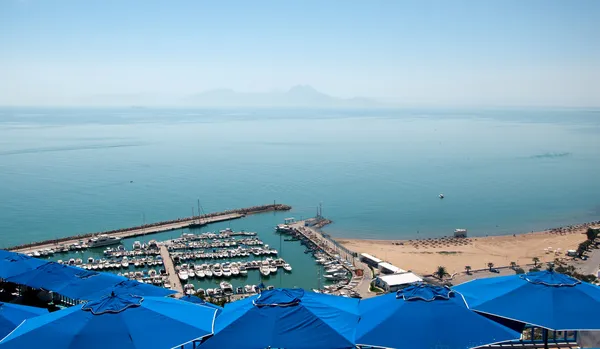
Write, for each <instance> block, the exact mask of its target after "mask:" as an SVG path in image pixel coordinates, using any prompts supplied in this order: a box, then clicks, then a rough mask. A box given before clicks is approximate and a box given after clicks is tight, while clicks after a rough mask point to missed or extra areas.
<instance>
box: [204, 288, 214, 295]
mask: <svg viewBox="0 0 600 349" xmlns="http://www.w3.org/2000/svg"><path fill="white" fill-rule="evenodd" d="M214 294H215V289H214V288H207V289H206V295H207V296H212V295H214Z"/></svg>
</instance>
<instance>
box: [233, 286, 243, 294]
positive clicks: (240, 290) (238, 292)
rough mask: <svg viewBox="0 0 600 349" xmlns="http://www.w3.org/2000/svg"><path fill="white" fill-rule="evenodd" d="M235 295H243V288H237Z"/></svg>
mask: <svg viewBox="0 0 600 349" xmlns="http://www.w3.org/2000/svg"><path fill="white" fill-rule="evenodd" d="M235 293H237V294H242V293H244V288H243V287H238V288H236V289H235Z"/></svg>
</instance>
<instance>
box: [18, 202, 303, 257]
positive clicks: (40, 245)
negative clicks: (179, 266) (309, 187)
mask: <svg viewBox="0 0 600 349" xmlns="http://www.w3.org/2000/svg"><path fill="white" fill-rule="evenodd" d="M291 208H292V207H291V206H288V205H282V204H272V205H263V206H253V207H249V208H240V209H235V210H228V211H223V212H216V213H209V214H205V215H200V216H193V217H186V218H180V219H176V220H170V221H163V222H157V223H151V224H145V225H141V226H137V227H131V228H123V229H118V230H111V231H105V232H97V233H89V234H82V235H77V236H71V237H65V238H60V239H55V240H47V241H40V242H34V243H30V244H25V245H20V246H15V247H12V248H9V249H8V250H10V251H13V252H20V253H29V252H33V251H36V250H40V249H44V248H54V247H57V246H59V245H70V244H76V243H79V242H80V241H87V239H89V238H91V237H93V236H96V235H100V234H104V235H109V236H115V237H120V238H130V237H135V236H140V235H149V234H155V233H160V232H164V231H170V230H176V229H183V228H189V227H199V226H204V225H207V224H210V223H216V222H223V221H228V220H233V219H239V218H242V217H245V216H247V215H250V214H257V213H262V212H270V211H287V210H290V209H291Z"/></svg>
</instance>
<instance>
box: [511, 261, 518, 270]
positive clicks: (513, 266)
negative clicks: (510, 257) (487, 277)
mask: <svg viewBox="0 0 600 349" xmlns="http://www.w3.org/2000/svg"><path fill="white" fill-rule="evenodd" d="M510 268H511V269H512V270H515V269H516V268H517V262H510Z"/></svg>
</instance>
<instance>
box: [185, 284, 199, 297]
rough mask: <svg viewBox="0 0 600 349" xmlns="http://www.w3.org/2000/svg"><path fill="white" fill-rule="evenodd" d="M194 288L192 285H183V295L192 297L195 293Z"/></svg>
mask: <svg viewBox="0 0 600 349" xmlns="http://www.w3.org/2000/svg"><path fill="white" fill-rule="evenodd" d="M195 289H196V287H195V286H194V284H185V285H183V293H185V294H187V295H193V294H194V292H195Z"/></svg>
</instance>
